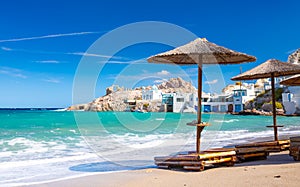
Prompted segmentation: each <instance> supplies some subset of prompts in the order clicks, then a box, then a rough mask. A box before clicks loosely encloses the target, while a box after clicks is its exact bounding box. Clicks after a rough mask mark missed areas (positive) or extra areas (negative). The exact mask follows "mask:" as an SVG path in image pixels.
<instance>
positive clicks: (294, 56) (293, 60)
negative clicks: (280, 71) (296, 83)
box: [288, 48, 300, 64]
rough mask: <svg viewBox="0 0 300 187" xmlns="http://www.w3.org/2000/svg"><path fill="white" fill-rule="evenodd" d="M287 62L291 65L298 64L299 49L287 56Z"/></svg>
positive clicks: (299, 59) (299, 58) (299, 60)
mask: <svg viewBox="0 0 300 187" xmlns="http://www.w3.org/2000/svg"><path fill="white" fill-rule="evenodd" d="M288 62H289V63H293V64H300V48H299V49H297V50H296V51H295V52H293V53H292V54H290V55H289V57H288Z"/></svg>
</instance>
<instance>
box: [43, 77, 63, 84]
mask: <svg viewBox="0 0 300 187" xmlns="http://www.w3.org/2000/svg"><path fill="white" fill-rule="evenodd" d="M43 81H45V82H50V83H56V84H58V83H60V80H59V79H56V78H48V79H43Z"/></svg>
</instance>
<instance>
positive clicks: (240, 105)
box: [233, 84, 257, 112]
mask: <svg viewBox="0 0 300 187" xmlns="http://www.w3.org/2000/svg"><path fill="white" fill-rule="evenodd" d="M256 94H257V93H256V92H255V89H254V84H250V85H249V86H247V87H246V88H244V89H236V90H233V110H234V112H240V111H242V110H244V104H245V103H246V102H247V101H250V100H252V99H254V98H255V97H256Z"/></svg>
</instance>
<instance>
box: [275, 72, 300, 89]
mask: <svg viewBox="0 0 300 187" xmlns="http://www.w3.org/2000/svg"><path fill="white" fill-rule="evenodd" d="M280 84H282V85H286V86H300V75H294V76H292V77H290V78H288V79H285V80H283V81H281V82H280Z"/></svg>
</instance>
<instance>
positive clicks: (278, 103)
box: [268, 101, 283, 109]
mask: <svg viewBox="0 0 300 187" xmlns="http://www.w3.org/2000/svg"><path fill="white" fill-rule="evenodd" d="M268 104H272V101H271V102H269V103H268ZM275 104H276V108H277V109H283V106H282V104H281V103H280V102H277V101H276V102H275Z"/></svg>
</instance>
